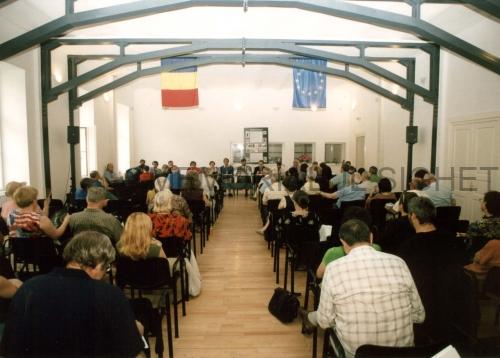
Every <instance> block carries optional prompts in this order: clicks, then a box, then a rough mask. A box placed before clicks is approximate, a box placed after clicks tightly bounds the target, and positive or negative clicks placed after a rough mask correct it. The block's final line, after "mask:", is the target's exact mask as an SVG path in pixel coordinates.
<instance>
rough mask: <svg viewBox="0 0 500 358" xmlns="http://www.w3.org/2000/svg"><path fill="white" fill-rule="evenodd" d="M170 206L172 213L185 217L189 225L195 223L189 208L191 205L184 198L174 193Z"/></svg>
mask: <svg viewBox="0 0 500 358" xmlns="http://www.w3.org/2000/svg"><path fill="white" fill-rule="evenodd" d="M170 205H171V206H172V212H173V213H176V214H177V215H182V216H184V217H185V218H186V219H187V220H188V222H189V223H192V222H193V213H192V212H191V209H190V208H189V204H188V202H187V201H186V199H184V198H183V197H182V196H180V195H179V194H174V193H173V192H172V197H171V198H170Z"/></svg>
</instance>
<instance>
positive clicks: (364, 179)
mask: <svg viewBox="0 0 500 358" xmlns="http://www.w3.org/2000/svg"><path fill="white" fill-rule="evenodd" d="M358 173H359V174H360V175H361V183H359V184H358V188H363V189H365V190H366V193H367V194H371V193H373V191H374V190H375V189H376V188H377V183H375V182H373V181H370V178H369V173H368V172H367V171H366V170H363V172H361V173H360V172H359V171H358Z"/></svg>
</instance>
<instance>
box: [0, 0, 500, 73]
mask: <svg viewBox="0 0 500 358" xmlns="http://www.w3.org/2000/svg"><path fill="white" fill-rule="evenodd" d="M462 1H463V2H466V3H470V2H473V0H462ZM478 1H479V0H478ZM481 1H489V0H481ZM490 3H491V4H493V5H494V3H493V2H490ZM242 5H243V2H242V1H241V0H141V1H135V2H132V3H126V4H121V5H115V6H109V7H104V8H100V9H95V10H89V11H83V12H79V13H74V14H68V15H65V16H63V17H60V18H58V19H56V20H53V21H51V22H49V23H47V24H45V25H42V26H40V27H38V28H36V29H34V30H31V31H29V32H27V33H25V34H23V35H21V36H18V37H16V38H14V39H12V40H9V41H6V42H4V43H3V44H1V45H0V60H3V59H6V58H8V57H10V56H13V55H15V54H17V53H19V52H21V51H23V50H26V49H28V48H31V47H33V46H35V45H38V44H40V43H42V42H44V41H47V40H49V39H51V38H53V37H57V36H61V35H63V34H64V33H66V32H69V31H70V30H72V29H76V28H81V27H85V26H91V25H97V24H106V23H110V22H115V21H123V20H127V19H133V18H137V17H142V16H148V15H153V14H157V13H160V12H168V11H175V10H180V9H185V8H190V7H195V6H214V7H242ZM248 6H249V7H277V8H296V9H301V10H305V11H311V12H316V13H321V14H325V15H330V16H336V17H341V18H345V19H348V20H353V21H359V22H364V23H368V24H372V25H376V26H381V27H385V28H389V29H393V30H396V31H402V32H407V33H410V34H413V35H415V36H417V37H419V38H421V39H423V40H425V41H430V42H434V43H436V44H438V45H440V46H442V47H444V48H447V49H448V50H450V51H452V52H455V53H457V54H459V55H461V56H463V57H465V58H467V59H469V60H471V61H473V62H475V63H477V64H479V65H481V66H483V67H485V68H487V69H489V70H491V71H493V72H495V73H497V74H500V58H498V57H497V56H495V55H493V54H491V53H488V52H487V51H484V50H482V49H480V48H478V47H477V46H474V45H472V44H470V43H468V42H466V41H464V40H462V39H460V38H458V37H456V36H454V35H453V34H450V33H448V32H446V31H444V30H442V29H440V28H438V27H437V26H434V25H432V24H430V23H428V22H426V21H423V20H421V19H418V18H412V17H409V16H404V15H400V14H395V13H392V12H389V11H384V10H378V9H374V8H370V7H367V6H360V5H356V4H354V3H352V2H345V1H340V0H302V1H292V0H248Z"/></svg>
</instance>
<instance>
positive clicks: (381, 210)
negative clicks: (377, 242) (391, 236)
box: [370, 199, 396, 232]
mask: <svg viewBox="0 0 500 358" xmlns="http://www.w3.org/2000/svg"><path fill="white" fill-rule="evenodd" d="M395 202H396V201H395V200H393V199H375V200H372V201H371V202H370V214H371V217H372V223H373V225H376V226H377V228H378V230H379V231H380V232H382V231H383V230H384V228H385V222H386V220H385V217H386V214H387V210H385V205H386V204H388V203H395Z"/></svg>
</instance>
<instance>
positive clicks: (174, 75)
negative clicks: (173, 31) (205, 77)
mask: <svg viewBox="0 0 500 358" xmlns="http://www.w3.org/2000/svg"><path fill="white" fill-rule="evenodd" d="M192 60H193V59H192V58H165V59H162V60H161V65H162V66H165V65H177V64H179V63H182V62H184V61H192ZM161 104H162V106H163V107H195V106H197V105H198V69H197V67H196V66H193V67H186V68H182V69H179V70H174V71H171V72H163V73H162V74H161Z"/></svg>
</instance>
